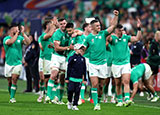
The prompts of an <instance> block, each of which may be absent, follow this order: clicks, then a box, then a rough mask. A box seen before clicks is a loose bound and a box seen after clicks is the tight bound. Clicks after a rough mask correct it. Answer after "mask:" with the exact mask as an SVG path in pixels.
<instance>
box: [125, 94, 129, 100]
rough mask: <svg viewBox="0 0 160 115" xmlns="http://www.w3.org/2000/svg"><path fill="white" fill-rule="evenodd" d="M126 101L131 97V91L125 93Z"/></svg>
mask: <svg viewBox="0 0 160 115" xmlns="http://www.w3.org/2000/svg"><path fill="white" fill-rule="evenodd" d="M124 97H125V101H128V100H129V99H130V93H124Z"/></svg>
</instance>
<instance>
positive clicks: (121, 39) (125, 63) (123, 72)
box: [109, 19, 141, 107]
mask: <svg viewBox="0 0 160 115" xmlns="http://www.w3.org/2000/svg"><path fill="white" fill-rule="evenodd" d="M140 25H141V22H140V20H139V19H138V20H137V28H138V32H137V35H136V36H129V35H126V34H123V31H124V30H123V26H122V25H120V24H118V25H117V27H116V29H115V34H114V35H111V37H110V38H109V42H110V44H111V46H112V54H113V55H112V56H113V58H112V68H111V69H112V72H113V77H114V79H115V84H116V93H117V100H118V103H117V104H116V106H123V100H122V85H124V96H125V100H124V101H125V106H126V107H128V106H129V105H131V101H130V86H129V82H130V73H131V66H130V52H129V47H128V42H136V41H139V40H140V38H141V28H140Z"/></svg>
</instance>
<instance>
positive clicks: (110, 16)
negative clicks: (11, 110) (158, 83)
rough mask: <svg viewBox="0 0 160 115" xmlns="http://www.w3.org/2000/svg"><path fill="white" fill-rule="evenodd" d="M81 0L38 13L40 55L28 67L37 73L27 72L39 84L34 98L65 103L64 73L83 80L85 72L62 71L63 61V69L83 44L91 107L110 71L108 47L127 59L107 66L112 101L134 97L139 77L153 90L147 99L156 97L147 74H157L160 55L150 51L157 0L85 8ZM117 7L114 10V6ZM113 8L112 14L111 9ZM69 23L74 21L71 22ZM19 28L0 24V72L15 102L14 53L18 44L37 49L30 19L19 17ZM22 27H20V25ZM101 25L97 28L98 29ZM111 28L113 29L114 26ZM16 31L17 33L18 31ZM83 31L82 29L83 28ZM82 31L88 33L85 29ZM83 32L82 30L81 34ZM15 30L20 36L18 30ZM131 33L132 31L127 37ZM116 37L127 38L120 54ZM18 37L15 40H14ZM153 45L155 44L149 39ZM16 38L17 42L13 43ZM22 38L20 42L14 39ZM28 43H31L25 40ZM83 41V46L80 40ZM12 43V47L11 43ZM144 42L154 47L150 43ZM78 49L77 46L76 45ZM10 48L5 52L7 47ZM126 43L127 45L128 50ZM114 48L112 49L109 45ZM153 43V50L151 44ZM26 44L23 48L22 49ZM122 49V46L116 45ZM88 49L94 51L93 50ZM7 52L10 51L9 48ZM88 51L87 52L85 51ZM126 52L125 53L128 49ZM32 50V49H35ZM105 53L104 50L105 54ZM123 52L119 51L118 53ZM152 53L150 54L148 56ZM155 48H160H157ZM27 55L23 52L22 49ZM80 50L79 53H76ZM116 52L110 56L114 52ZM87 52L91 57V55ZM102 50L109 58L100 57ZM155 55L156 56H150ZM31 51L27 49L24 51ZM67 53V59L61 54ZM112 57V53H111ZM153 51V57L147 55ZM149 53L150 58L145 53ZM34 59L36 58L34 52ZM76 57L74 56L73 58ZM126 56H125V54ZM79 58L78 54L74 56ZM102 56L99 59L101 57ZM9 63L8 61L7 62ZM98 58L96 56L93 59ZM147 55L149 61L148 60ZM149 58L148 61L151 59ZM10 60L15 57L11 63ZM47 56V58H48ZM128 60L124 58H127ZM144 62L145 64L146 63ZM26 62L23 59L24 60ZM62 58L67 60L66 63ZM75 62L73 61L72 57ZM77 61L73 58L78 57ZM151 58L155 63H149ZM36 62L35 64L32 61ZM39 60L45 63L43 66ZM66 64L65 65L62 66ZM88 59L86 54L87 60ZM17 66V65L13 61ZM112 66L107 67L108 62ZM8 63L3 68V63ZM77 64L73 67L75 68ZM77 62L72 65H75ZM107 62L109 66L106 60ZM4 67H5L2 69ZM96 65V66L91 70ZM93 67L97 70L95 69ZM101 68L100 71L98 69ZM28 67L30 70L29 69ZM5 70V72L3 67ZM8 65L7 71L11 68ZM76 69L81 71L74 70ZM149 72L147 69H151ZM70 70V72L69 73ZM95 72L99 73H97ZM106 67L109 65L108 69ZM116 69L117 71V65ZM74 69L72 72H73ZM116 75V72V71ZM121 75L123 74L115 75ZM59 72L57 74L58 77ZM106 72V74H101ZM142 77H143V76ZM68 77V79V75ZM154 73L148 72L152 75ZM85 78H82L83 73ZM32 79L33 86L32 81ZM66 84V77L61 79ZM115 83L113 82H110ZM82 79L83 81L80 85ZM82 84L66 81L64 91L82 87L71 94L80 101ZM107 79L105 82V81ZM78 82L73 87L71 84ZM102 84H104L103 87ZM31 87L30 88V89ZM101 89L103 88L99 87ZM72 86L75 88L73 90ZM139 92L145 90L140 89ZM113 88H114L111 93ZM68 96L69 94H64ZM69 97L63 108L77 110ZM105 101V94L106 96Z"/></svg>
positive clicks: (154, 35)
mask: <svg viewBox="0 0 160 115" xmlns="http://www.w3.org/2000/svg"><path fill="white" fill-rule="evenodd" d="M83 4H84V2H81V0H76V1H75V5H74V6H75V7H74V8H73V9H72V10H69V9H67V7H66V6H62V7H61V8H60V9H56V10H55V11H54V12H52V11H49V12H48V13H47V14H46V15H44V16H43V17H38V18H40V19H42V25H43V33H42V35H41V36H39V38H38V43H39V48H40V49H39V50H40V54H39V55H37V56H39V62H37V65H38V66H39V67H37V66H34V67H32V69H33V68H35V67H37V69H39V75H32V74H33V73H37V72H35V71H36V70H35V71H34V72H33V73H32V74H31V75H32V76H36V77H34V80H36V81H37V82H38V80H39V79H40V80H39V84H40V85H39V86H40V87H39V89H38V88H37V87H36V92H38V91H39V90H40V96H39V97H38V99H37V101H38V102H42V99H43V98H44V97H45V95H46V97H45V99H44V101H45V103H56V104H64V103H63V101H62V99H63V93H64V87H65V78H67V79H66V80H69V83H70V82H78V83H79V82H82V81H83V79H82V78H81V77H82V76H83V75H84V76H85V74H84V73H83V74H82V75H81V76H78V75H79V74H78V75H77V77H75V76H76V75H75V74H76V73H78V72H81V71H78V69H75V70H73V69H69V70H67V69H66V67H67V65H68V68H69V67H70V66H69V65H70V63H71V65H72V64H73V62H72V61H71V59H72V58H71V57H72V56H75V54H76V53H75V51H74V49H75V50H76V52H78V51H77V50H80V51H81V50H83V48H82V47H85V48H86V52H87V51H88V52H89V56H88V57H87V56H86V55H85V54H84V57H85V58H89V63H90V64H89V67H87V65H86V67H85V68H87V71H89V74H87V75H88V76H91V77H88V79H89V78H90V79H89V80H88V81H90V84H91V87H92V88H91V96H90V98H91V99H92V100H93V101H91V102H93V103H94V110H100V109H101V108H100V101H101V98H102V93H103V87H104V86H103V85H104V78H106V77H111V75H108V73H107V72H108V68H107V67H106V66H107V65H108V62H107V65H106V61H102V60H103V59H104V58H106V59H105V60H109V58H108V57H109V56H108V55H112V54H111V53H112V52H113V58H114V59H115V58H117V57H119V58H121V57H123V56H124V55H127V56H128V57H130V56H131V60H130V58H128V57H127V59H129V60H126V59H124V60H125V61H127V63H126V62H123V61H121V62H122V63H121V64H119V62H116V61H113V62H112V64H113V65H114V68H112V72H113V77H114V78H115V86H116V98H117V100H116V101H117V104H116V106H123V105H124V106H126V107H128V106H130V105H131V104H132V103H134V102H133V98H134V95H135V93H136V91H137V87H138V85H137V84H142V83H140V82H138V80H139V79H140V78H141V79H142V81H143V82H144V85H145V86H146V88H147V89H149V90H150V91H148V94H150V92H151V93H152V96H153V98H152V99H151V102H156V101H157V100H158V99H159V97H158V96H157V93H156V92H155V90H154V89H153V83H152V81H153V78H151V76H152V75H156V74H157V73H158V65H156V64H155V63H154V62H155V60H156V62H157V64H159V62H160V61H159V60H160V56H159V54H156V53H157V52H158V49H156V51H155V52H156V53H155V52H152V50H153V49H154V48H155V47H156V48H159V43H158V42H159V37H158V36H160V31H159V29H160V20H159V19H160V18H159V16H160V12H159V11H160V5H159V0H153V1H147V0H130V1H125V2H124V1H123V0H116V2H115V0H110V1H103V0H100V1H99V2H96V1H95V2H94V4H93V7H92V9H87V10H86V9H85V8H84V5H83ZM114 9H117V10H114ZM112 12H113V13H112ZM62 17H63V18H62ZM89 17H94V20H91V21H90V24H87V23H86V22H85V21H86V20H85V19H86V18H89ZM72 22H73V23H72ZM20 25H21V27H18V26H17V25H8V26H9V28H7V27H3V26H2V27H1V28H0V31H1V32H0V38H1V41H0V43H1V45H0V46H1V50H0V51H1V52H0V53H1V60H0V61H1V63H5V76H6V77H11V76H12V80H11V79H10V78H8V86H9V88H8V89H9V92H10V102H11V103H15V102H16V100H15V97H14V96H15V93H16V87H17V85H16V83H17V80H18V77H19V75H20V73H19V72H20V71H21V69H22V68H21V67H20V66H19V65H20V64H22V63H21V61H22V57H21V56H19V52H21V51H22V46H21V45H22V44H26V45H28V47H27V48H26V51H25V52H27V51H28V50H29V51H31V52H32V53H33V52H34V51H35V50H34V49H35V48H36V51H37V50H38V49H37V47H36V45H35V44H36V43H35V44H33V42H31V38H30V37H33V39H34V35H30V22H29V20H28V19H26V18H25V19H24V21H23V22H21V23H20ZM20 28H21V30H20ZM101 30H102V31H101ZM114 30H115V31H114ZM19 31H20V32H19ZM82 31H84V32H82ZM86 31H87V32H86ZM86 33H87V34H86ZM19 34H20V35H19ZM96 35H97V36H100V37H99V39H100V40H101V41H96V43H97V44H98V45H100V46H98V45H95V46H94V45H93V43H92V42H94V40H96V37H95V36H96ZM129 35H131V36H129ZM29 36H30V37H29ZM101 38H102V39H105V41H102V39H101ZM119 38H122V39H125V40H124V41H127V44H123V46H121V47H124V46H126V47H125V48H126V49H125V48H124V49H125V51H124V55H117V54H116V53H117V52H116V51H119V50H117V49H116V48H117V47H116V46H114V45H115V44H116V42H117V40H120V39H119ZM16 41H17V42H16ZM153 42H154V43H155V44H158V45H157V46H156V45H155V44H154V46H153ZM15 43H16V44H15ZM18 43H21V44H18ZM29 44H30V45H29ZM77 44H81V47H80V46H79V47H78V46H77ZM82 44H83V45H82ZM12 45H14V46H12ZM16 45H17V46H18V52H17V51H15V49H14V47H16ZM149 45H150V46H153V47H150V49H149ZM76 46H77V47H78V48H77V47H76ZM9 47H11V48H12V49H10V51H9V50H8V49H9ZM129 47H130V50H129V49H128V48H129ZM112 48H114V49H112ZM151 48H152V49H151ZM27 49H28V50H27ZM120 49H121V48H120ZM4 50H6V60H5V62H4V57H5V56H4ZM92 50H93V51H92ZM106 50H108V51H110V52H111V53H110V54H107V53H106ZM8 51H9V52H8ZM11 52H14V53H15V52H17V54H16V53H15V54H16V55H17V56H18V61H17V59H16V58H15V60H16V61H17V62H16V61H15V60H12V59H11V58H13V57H11V56H10V55H9V53H11ZM88 52H87V53H88ZM128 52H129V53H128ZM36 53H37V52H36ZM105 53H106V54H105ZM119 53H122V52H119ZM153 53H154V55H152V54H153ZM158 53H159V52H158ZM25 54H26V55H27V53H25ZM78 54H81V53H78ZM114 54H115V55H114ZM26 55H25V56H24V58H23V64H24V66H25V67H27V66H32V64H33V63H34V62H27V59H33V57H31V58H30V57H28V58H27V56H26ZM90 55H92V56H90ZM105 55H107V56H108V57H104V56H105ZM155 55H156V56H157V57H155ZM29 56H31V54H29ZM32 56H35V53H33V54H32ZM66 56H67V58H66ZM115 56H117V57H115ZM152 56H154V57H155V58H154V59H152ZM147 57H149V58H147ZM34 58H35V60H34V61H37V60H36V59H37V58H36V57H34ZM74 58H75V57H73V60H74V61H75V59H74ZM124 58H125V57H124ZM76 59H77V60H78V58H76ZM101 59H102V60H101ZM11 60H12V61H13V63H12V61H11ZM97 60H101V61H97ZM147 60H149V61H148V62H147ZM150 60H152V62H151V61H150ZM14 61H15V62H14ZM50 61H51V63H50ZM128 61H129V62H128ZM146 62H147V63H148V64H146ZM27 63H28V64H27ZM29 63H31V64H29ZM65 63H66V64H65ZM74 63H75V62H74ZM77 63H78V62H77ZM130 63H131V65H132V67H133V68H134V69H133V70H134V71H133V72H135V73H136V72H137V71H138V70H140V72H139V71H138V72H137V74H135V73H132V71H131V68H130V67H128V65H127V64H129V66H130ZM140 63H145V64H146V65H145V64H144V65H143V64H142V65H139V64H140ZM153 63H154V64H153ZM35 64H36V63H35ZM43 64H44V65H43ZM64 64H65V65H64ZM86 64H87V59H86ZM17 65H18V66H17ZM113 65H112V67H113ZM117 65H122V66H123V67H122V69H124V68H125V71H122V73H121V72H119V73H118V74H117V73H116V71H114V70H116V68H117ZM6 66H7V67H6ZM80 66H81V65H79V66H78V67H79V68H81V67H80ZM139 66H140V68H141V69H142V68H143V69H142V70H141V69H137V71H136V67H139ZM74 67H75V68H76V67H77V66H72V67H71V68H74ZM78 67H77V68H78ZM108 67H109V65H108ZM6 68H7V69H6ZM95 68H96V69H95ZM97 68H98V71H97ZM100 68H101V69H102V68H103V71H102V70H101V69H100ZM104 68H106V70H104ZM32 69H31V70H32ZM6 70H7V71H8V72H7V71H6ZM9 70H12V72H11V73H10V71H9ZM79 70H82V68H81V69H79ZM151 70H152V71H153V74H152V71H151ZM72 71H73V72H72ZM99 71H100V72H99ZM110 71H111V70H110ZM117 71H120V70H117ZM74 72H75V73H74ZM119 74H120V75H119ZM130 74H131V81H132V82H133V94H132V95H131V100H130V87H129V81H130ZM121 75H122V77H121V78H122V79H121V78H120V76H121ZM57 76H58V77H57ZM104 76H106V77H104ZM132 76H136V78H137V79H136V80H135V79H134V78H132ZM142 76H145V77H142ZM68 77H70V78H68ZM152 77H153V76H152ZM112 79H113V78H112ZM84 80H85V81H86V79H85V77H84ZM37 82H36V83H35V85H36V84H37ZM66 82H67V83H68V81H66ZM113 82H114V81H113ZM83 83H84V84H83ZM83 83H82V84H81V83H80V84H78V85H77V84H76V83H73V84H71V86H70V85H69V87H68V89H67V90H68V96H71V95H72V93H73V92H74V91H75V90H74V89H72V86H73V87H81V85H82V87H81V89H76V91H77V90H78V91H77V92H74V93H75V94H79V95H81V100H80V101H82V103H84V102H85V101H84V94H83V93H84V90H85V82H84V81H83ZM105 83H106V84H107V82H105ZM122 84H123V85H124V98H125V99H124V102H125V103H123V99H122V91H121V86H122ZM75 85H77V86H75ZM106 86H107V85H105V87H106ZM31 89H32V88H31ZM31 89H27V91H26V92H30V91H31ZM104 89H105V88H104ZM73 90H74V91H73ZM141 90H142V91H143V90H144V89H143V88H141ZM113 93H114V92H113ZM112 97H113V101H112V102H115V101H114V99H115V95H113V96H112ZM68 98H70V97H68ZM71 100H72V99H70V100H68V101H69V102H68V106H67V107H68V109H73V110H78V108H77V106H78V102H77V101H78V100H79V97H77V96H75V98H74V100H76V101H74V103H73V107H72V102H71ZM105 100H106V96H105Z"/></svg>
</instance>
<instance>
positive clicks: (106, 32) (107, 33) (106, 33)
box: [103, 29, 109, 37]
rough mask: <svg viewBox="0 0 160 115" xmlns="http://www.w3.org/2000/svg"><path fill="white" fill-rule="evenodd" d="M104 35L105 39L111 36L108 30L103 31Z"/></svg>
mask: <svg viewBox="0 0 160 115" xmlns="http://www.w3.org/2000/svg"><path fill="white" fill-rule="evenodd" d="M103 33H104V35H105V37H107V36H108V35H109V32H108V31H107V29H105V30H103Z"/></svg>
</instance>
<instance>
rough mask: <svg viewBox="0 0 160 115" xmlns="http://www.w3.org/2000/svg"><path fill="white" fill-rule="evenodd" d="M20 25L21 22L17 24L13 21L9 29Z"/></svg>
mask: <svg viewBox="0 0 160 115" xmlns="http://www.w3.org/2000/svg"><path fill="white" fill-rule="evenodd" d="M17 26H19V24H16V23H12V24H11V26H10V27H9V29H11V28H13V27H17Z"/></svg>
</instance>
